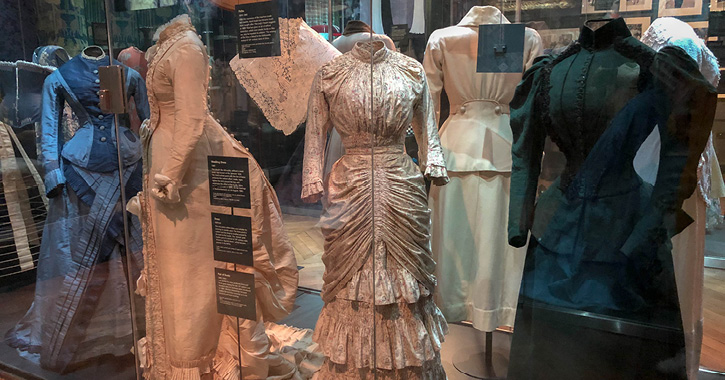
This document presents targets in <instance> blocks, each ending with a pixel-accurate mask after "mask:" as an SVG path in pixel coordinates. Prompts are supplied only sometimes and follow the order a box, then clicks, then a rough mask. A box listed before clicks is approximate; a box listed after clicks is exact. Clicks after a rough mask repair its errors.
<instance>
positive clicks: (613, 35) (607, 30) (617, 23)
mask: <svg viewBox="0 0 725 380" xmlns="http://www.w3.org/2000/svg"><path fill="white" fill-rule="evenodd" d="M589 22H590V21H587V22H586V23H584V25H583V26H582V29H581V33H580V34H579V43H580V44H581V45H582V46H583V47H584V48H586V49H594V50H599V49H606V48H608V47H610V46H612V44H614V42H615V41H617V40H619V39H624V38H627V37H631V36H632V33H630V32H629V28H628V27H627V23H626V22H624V19H623V18H615V19H613V20H611V21H609V22H607V23H606V24H604V25H602V26H601V27H599V28H598V29H596V30H592V29H591V28H590V27H589V26H588V25H587V24H588V23H589Z"/></svg>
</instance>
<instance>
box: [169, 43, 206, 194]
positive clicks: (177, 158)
mask: <svg viewBox="0 0 725 380" xmlns="http://www.w3.org/2000/svg"><path fill="white" fill-rule="evenodd" d="M168 64H169V74H168V76H169V78H170V79H171V84H172V86H173V89H174V108H175V110H174V131H173V134H172V136H173V143H172V144H171V150H170V151H169V158H168V159H167V161H166V163H165V164H164V167H163V169H162V170H161V171H160V174H162V175H164V176H166V177H168V178H169V179H170V180H171V181H172V182H173V183H174V184H176V185H177V186H183V184H182V183H181V181H182V179H183V178H184V174H185V172H186V169H187V168H188V167H189V159H190V154H191V152H192V151H193V150H194V147H195V146H196V143H197V142H198V141H199V138H201V135H202V133H203V132H204V122H205V121H206V117H207V105H206V101H207V98H206V80H207V75H209V74H208V65H209V63H208V62H207V59H206V54H204V52H203V50H202V48H201V46H199V45H197V44H194V43H187V44H184V45H182V46H180V47H179V48H178V49H177V51H175V52H174V53H173V54H172V55H171V57H170V58H169V61H168Z"/></svg>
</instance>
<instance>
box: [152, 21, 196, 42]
mask: <svg viewBox="0 0 725 380" xmlns="http://www.w3.org/2000/svg"><path fill="white" fill-rule="evenodd" d="M187 31H193V32H194V33H196V29H194V25H192V24H191V18H190V17H189V15H187V14H183V15H179V16H176V17H174V18H173V19H171V21H169V22H167V23H166V24H164V25H161V26H160V27H159V28H158V29H157V30H156V33H154V39H158V44H159V45H161V44H163V43H164V42H165V41H167V40H169V39H170V38H172V37H174V36H177V35H179V34H181V33H185V32H187Z"/></svg>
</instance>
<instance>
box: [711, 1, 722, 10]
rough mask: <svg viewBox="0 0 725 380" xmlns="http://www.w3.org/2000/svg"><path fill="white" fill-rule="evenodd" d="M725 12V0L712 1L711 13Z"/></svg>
mask: <svg viewBox="0 0 725 380" xmlns="http://www.w3.org/2000/svg"><path fill="white" fill-rule="evenodd" d="M722 11H725V0H710V12H722Z"/></svg>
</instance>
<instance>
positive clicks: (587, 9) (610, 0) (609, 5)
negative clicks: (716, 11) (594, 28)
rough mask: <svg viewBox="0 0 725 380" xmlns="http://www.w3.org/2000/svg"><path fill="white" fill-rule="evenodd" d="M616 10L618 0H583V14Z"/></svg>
mask: <svg viewBox="0 0 725 380" xmlns="http://www.w3.org/2000/svg"><path fill="white" fill-rule="evenodd" d="M649 1H650V2H651V1H652V0H649ZM701 1H702V0H701ZM615 8H618V6H617V0H582V14H593V13H609V12H613V11H616V10H617V9H615Z"/></svg>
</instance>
